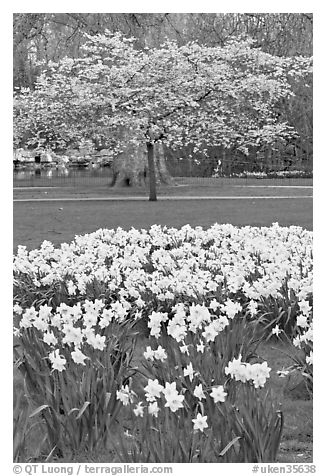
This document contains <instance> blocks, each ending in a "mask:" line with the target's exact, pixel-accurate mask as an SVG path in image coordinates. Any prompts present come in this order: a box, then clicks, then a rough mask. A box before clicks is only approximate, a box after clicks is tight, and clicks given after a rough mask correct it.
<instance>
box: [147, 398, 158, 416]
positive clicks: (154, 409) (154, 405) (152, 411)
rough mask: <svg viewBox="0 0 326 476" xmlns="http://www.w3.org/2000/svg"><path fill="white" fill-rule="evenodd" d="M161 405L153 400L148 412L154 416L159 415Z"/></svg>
mask: <svg viewBox="0 0 326 476" xmlns="http://www.w3.org/2000/svg"><path fill="white" fill-rule="evenodd" d="M159 410H160V409H159V407H158V405H157V402H152V403H150V404H149V405H148V413H149V414H150V415H153V416H154V417H157V416H158V412H159Z"/></svg>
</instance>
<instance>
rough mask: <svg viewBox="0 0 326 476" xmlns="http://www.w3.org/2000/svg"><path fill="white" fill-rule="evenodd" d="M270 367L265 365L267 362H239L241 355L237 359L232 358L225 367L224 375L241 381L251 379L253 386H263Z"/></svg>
mask: <svg viewBox="0 0 326 476" xmlns="http://www.w3.org/2000/svg"><path fill="white" fill-rule="evenodd" d="M270 371H271V368H270V367H268V366H267V362H263V363H262V364H259V363H255V364H249V363H247V362H246V363H245V362H241V355H239V357H238V359H233V360H232V361H231V362H229V365H228V366H227V367H226V368H225V373H226V375H230V377H231V378H234V379H235V380H239V381H241V382H248V381H252V382H253V384H254V386H255V388H259V387H263V386H264V385H265V383H266V380H267V379H268V378H269V373H270Z"/></svg>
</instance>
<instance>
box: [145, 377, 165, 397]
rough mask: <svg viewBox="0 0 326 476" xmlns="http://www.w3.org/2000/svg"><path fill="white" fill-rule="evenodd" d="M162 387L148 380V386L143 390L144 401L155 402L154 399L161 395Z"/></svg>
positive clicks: (155, 381) (154, 381)
mask: <svg viewBox="0 0 326 476" xmlns="http://www.w3.org/2000/svg"><path fill="white" fill-rule="evenodd" d="M163 389H164V387H163V386H162V385H160V384H159V382H158V380H157V379H155V380H151V379H148V384H147V385H146V387H144V390H145V392H147V393H146V400H148V401H153V400H155V398H156V397H159V396H160V395H161V392H162V391H163Z"/></svg>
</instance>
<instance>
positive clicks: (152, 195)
mask: <svg viewBox="0 0 326 476" xmlns="http://www.w3.org/2000/svg"><path fill="white" fill-rule="evenodd" d="M146 146H147V160H148V172H149V173H148V176H149V201H150V202H156V201H157V195H156V174H155V161H154V144H152V142H147V144H146Z"/></svg>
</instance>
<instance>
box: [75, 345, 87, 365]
mask: <svg viewBox="0 0 326 476" xmlns="http://www.w3.org/2000/svg"><path fill="white" fill-rule="evenodd" d="M71 357H72V360H73V361H74V362H75V363H76V364H81V365H86V364H85V360H86V359H88V357H87V356H86V355H85V354H83V353H82V351H81V350H80V349H78V348H76V349H75V350H74V351H73V352H71Z"/></svg>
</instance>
